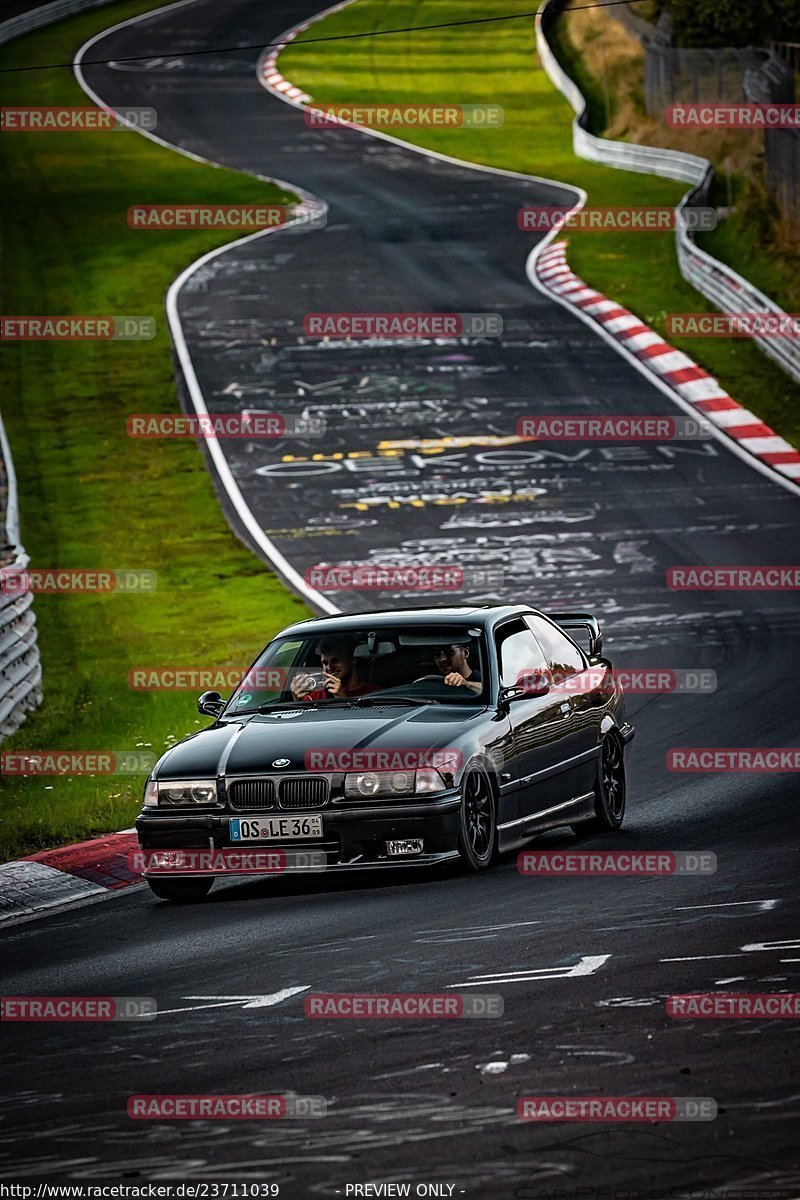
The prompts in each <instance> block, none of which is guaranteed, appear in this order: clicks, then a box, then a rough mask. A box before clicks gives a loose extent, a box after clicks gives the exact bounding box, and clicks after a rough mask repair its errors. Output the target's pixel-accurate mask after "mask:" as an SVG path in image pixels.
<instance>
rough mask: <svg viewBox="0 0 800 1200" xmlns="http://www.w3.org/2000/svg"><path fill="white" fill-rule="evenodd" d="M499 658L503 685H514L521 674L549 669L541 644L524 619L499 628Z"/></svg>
mask: <svg viewBox="0 0 800 1200" xmlns="http://www.w3.org/2000/svg"><path fill="white" fill-rule="evenodd" d="M497 658H498V661H499V663H500V684H501V686H502V687H513V686H514V684H515V683H516V682H517V680H518V679H519V677H520V675H525V674H527V673H528V672H531V671H537V672H538V671H545V670H546V669H547V663H546V661H545V657H544V655H543V654H542V651H541V650H540V649H539V644H538V642H537V641H536V638H535V637H534V636H533V634H532V633H531V631H530V629H528V627H527V626H526V625H525V623H524V622H523V621H509V623H508V624H507V625H503V626H502V628H501V629H499V630H498V632H497Z"/></svg>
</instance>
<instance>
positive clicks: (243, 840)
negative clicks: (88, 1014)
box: [136, 605, 634, 900]
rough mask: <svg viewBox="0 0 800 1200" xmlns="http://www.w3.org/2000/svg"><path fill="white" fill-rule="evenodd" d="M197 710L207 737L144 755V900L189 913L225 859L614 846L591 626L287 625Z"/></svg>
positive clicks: (538, 616)
mask: <svg viewBox="0 0 800 1200" xmlns="http://www.w3.org/2000/svg"><path fill="white" fill-rule="evenodd" d="M572 634H575V635H576V637H575V638H573V636H572ZM576 638H579V640H580V641H582V642H585V643H588V645H587V648H586V649H585V650H584V649H583V648H582V646H581V645H580V644H579V640H576ZM198 709H199V711H200V712H201V713H203V714H206V715H208V716H211V717H213V718H214V721H213V724H212V725H210V726H209V727H208V728H206V729H203V730H201V731H199V732H197V733H193V734H191V735H190V736H189V737H187V738H185V739H184V740H183V741H181V742H179V743H178V744H177V745H175V746H173V747H171V748H170V749H169V750H168V751H167V752H166V754H164V755H163V756H162V757H161V759H160V760H159V761H158V763H157V764H156V766H155V768H154V770H153V772H152V775H151V776H150V778H149V779H148V781H147V784H146V786H145V793H144V805H143V808H142V812H141V814H140V816H139V818H138V819H137V821H136V829H137V831H138V835H139V844H140V847H141V850H142V851H143V852H144V854H143V863H144V875H145V878H146V879H147V881H148V883H149V885H150V887H151V888H152V890H153V892H154V893H155V894H156V895H157V896H159V897H161V898H162V899H171V900H197V899H201V898H202V897H203V896H205V895H206V894H207V893H208V891H209V890H210V888H211V886H212V884H213V881H214V878H215V874H221V873H223V868H220V869H219V870H215V867H214V864H215V863H218V862H224V863H225V867H224V872H225V873H226V874H227V873H229V870H230V872H231V873H234V874H235V873H237V872H236V863H237V862H245V861H249V862H250V863H252V862H253V861H256V863H257V862H258V859H257V858H256V859H254V858H253V855H252V854H251V855H250V857H249V859H248V858H247V855H245V854H243V853H242V854H240V855H239V857H238V858H237V855H236V853H234V852H235V851H236V852H239V851H242V852H243V851H245V850H246V851H256V850H258V851H274V852H275V854H276V855H279V856H282V857H281V862H282V863H283V864H284V865H285V868H286V869H289V870H301V869H303V864H308V863H314V864H316V866H317V869H319V866H320V865H321V866H322V867H323V868H324V869H327V870H334V869H335V870H352V869H357V868H370V869H375V868H389V867H395V868H396V867H403V866H410V865H413V866H417V867H419V866H421V865H434V864H437V863H443V862H446V861H448V860H451V859H460V860H461V861H462V863H463V864H464V866H465V867H466V868H467V869H469V870H472V871H482V870H485V869H486V868H487V867H489V866H490V865H491V863H492V861H493V859H494V858H495V856H496V855H497V854H498V853H500V852H502V851H507V850H511V849H514V848H516V847H519V846H521V845H523V844H524V843H525V842H527V841H528V840H529V839H530V838H532V837H533V836H534V835H536V834H538V833H541V832H542V831H543V830H546V829H552V828H554V827H557V826H562V825H566V826H572V827H574V828H575V830H576V832H580V831H584V830H588V829H608V830H613V829H618V828H619V826H620V825H621V824H622V820H623V817H624V814H625V765H624V752H625V747H626V744H627V743H628V742H629V741H630V740H631V738H632V737H633V732H634V731H633V728H632V726H631V725H630V724H628V723H627V722H626V721H625V717H624V701H623V696H622V692H621V690H620V688H619V686H618V683H617V681H616V680H615V678H614V674H613V670H612V666H611V663H610V661H609V660H608V659H606V658H604V657H603V655H602V637H601V634H600V629H599V626H598V623H597V620H596V619H595V617H593V616H592V615H591V614H589V613H550V614H546V613H542V612H538V611H537V610H536V609H533V608H530V607H528V606H527V605H502V606H493V607H483V608H472V607H468V606H464V607H453V608H444V607H442V608H420V609H406V610H400V611H395V612H389V611H386V612H372V613H358V614H346V615H341V616H332V617H330V616H329V617H320V618H317V619H312V620H307V621H301V622H299V623H298V624H295V625H292V626H291V627H290V628H288V629H286V630H284V631H283V632H282V633H281V634H279V635H278V637H276V638H275V639H274V640H273V641H272V642H270V643H269V645H268V646H267V647H266V649H265V650H264V651H263V653H262V654H261V655H260V656H259V657H258V659H257V660H256V662H255V663H254V664H253V666H252V667H251V668H250V670H249V671H248V672H247V673H246V675H245V676H244V677H243V679H242V682H241V683H240V684H239V686H238V687H237V689H236V690H235V691H234V693H233V695H232V696H231V697H230V699H229V700H228V701H227V702H226V701H224V700H223V699H222V697H221V696H220V695H219V693H217V692H205V693H204V694H203V695H202V696H201V697H200V699H199V701H198ZM206 851H210V852H211V853H210V854H206V855H205V856H203V855H202V854H201V853H200V852H206ZM226 855H227V857H226ZM192 863H195V864H199V865H198V866H197V869H196V870H194V869H193V868H192ZM176 864H177V865H178V867H179V870H178V871H176V869H175V868H176ZM187 864H188V867H187ZM298 864H299V865H298ZM243 869H248V868H247V867H245V868H243ZM250 869H252V867H251V868H250Z"/></svg>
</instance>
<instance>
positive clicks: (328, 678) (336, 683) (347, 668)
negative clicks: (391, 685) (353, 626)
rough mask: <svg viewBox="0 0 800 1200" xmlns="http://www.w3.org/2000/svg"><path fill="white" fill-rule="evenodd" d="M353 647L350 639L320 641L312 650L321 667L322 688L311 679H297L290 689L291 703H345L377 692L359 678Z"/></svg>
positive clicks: (308, 676) (310, 676)
mask: <svg viewBox="0 0 800 1200" xmlns="http://www.w3.org/2000/svg"><path fill="white" fill-rule="evenodd" d="M355 647H356V643H355V642H354V641H352V640H351V639H350V638H344V637H334V638H323V640H322V641H321V642H319V643H318V645H317V646H316V647H315V648H314V649H315V653H316V654H318V655H319V656H320V661H321V663H322V672H323V685H324V686H323V687H319V680H318V679H316V678H315V677H314V676H313V675H298V676H297V678H296V679H294V680H293V681H292V683H291V685H290V686H291V692H292V695H293V696H294V698H295V700H345V699H349V697H351V696H366V695H367V694H368V693H369V692H374V691H377V688H376V687H375V685H374V684H371V683H367V682H366V681H365V680H362V679H361V677H360V676H359V674H358V667H357V665H356V661H355V658H354V651H355Z"/></svg>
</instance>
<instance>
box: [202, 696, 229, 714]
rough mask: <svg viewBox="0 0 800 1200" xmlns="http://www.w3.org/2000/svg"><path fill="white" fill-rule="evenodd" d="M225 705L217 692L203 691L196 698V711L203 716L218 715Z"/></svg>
mask: <svg viewBox="0 0 800 1200" xmlns="http://www.w3.org/2000/svg"><path fill="white" fill-rule="evenodd" d="M224 707H225V701H224V700H223V699H222V696H220V694H219V692H203V694H202V696H199V697H198V700H197V711H198V712H199V713H200V715H201V716H204V717H218V716H219V714H220V713H221V712H222V710H223V708H224Z"/></svg>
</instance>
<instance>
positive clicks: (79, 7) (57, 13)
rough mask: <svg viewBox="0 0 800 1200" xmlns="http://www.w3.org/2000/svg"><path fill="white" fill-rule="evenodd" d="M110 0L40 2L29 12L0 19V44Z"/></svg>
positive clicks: (107, 2) (97, 6)
mask: <svg viewBox="0 0 800 1200" xmlns="http://www.w3.org/2000/svg"><path fill="white" fill-rule="evenodd" d="M110 2H111V0H53V3H52V4H41V5H39V7H38V8H32V9H30V11H29V12H23V13H19V14H18V15H17V16H16V17H9V18H8V20H7V21H0V45H2V44H3V42H10V41H11V39H12V38H15V37H19V36H20V34H22V33H31V32H32V31H33V30H34V29H41V28H42V26H43V25H50V24H51V23H52V22H53V21H60V20H61V19H62V18H63V17H73V16H75V14H76V13H81V12H87V11H88V9H90V8H101V7H102V5H104V4H109V3H110Z"/></svg>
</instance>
